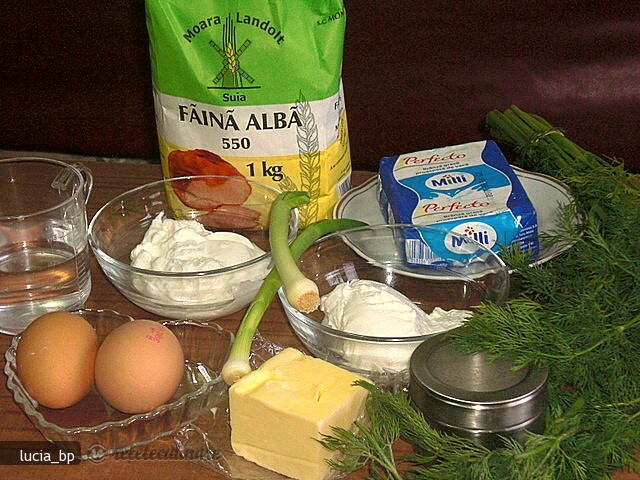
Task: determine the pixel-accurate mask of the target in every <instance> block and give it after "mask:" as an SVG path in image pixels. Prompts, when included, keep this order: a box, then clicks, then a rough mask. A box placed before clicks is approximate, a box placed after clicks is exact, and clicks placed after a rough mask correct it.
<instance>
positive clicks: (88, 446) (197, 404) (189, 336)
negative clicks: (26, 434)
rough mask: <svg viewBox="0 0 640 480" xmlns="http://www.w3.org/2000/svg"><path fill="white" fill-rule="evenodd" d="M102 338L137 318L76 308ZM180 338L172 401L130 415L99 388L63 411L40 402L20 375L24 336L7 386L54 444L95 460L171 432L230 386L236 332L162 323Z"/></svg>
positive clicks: (9, 361)
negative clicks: (227, 367) (227, 374)
mask: <svg viewBox="0 0 640 480" xmlns="http://www.w3.org/2000/svg"><path fill="white" fill-rule="evenodd" d="M74 313H78V314H80V315H82V317H84V318H85V319H86V320H87V321H88V322H89V323H90V324H91V325H93V327H94V328H95V329H96V332H97V334H98V341H99V342H102V341H103V340H104V339H105V337H106V336H107V335H108V334H109V332H111V331H112V330H113V329H115V328H116V327H118V326H119V325H121V324H123V323H125V322H129V321H132V320H133V318H132V317H130V316H128V315H123V314H120V313H117V312H114V311H112V310H90V309H85V310H77V311H75V312H74ZM161 323H163V324H164V325H166V326H167V327H168V328H169V329H170V330H171V331H172V332H173V333H174V334H175V335H176V337H177V338H178V340H179V341H180V344H181V345H182V349H183V351H184V355H185V374H184V378H183V380H182V382H181V383H180V386H179V388H178V391H177V392H176V393H175V395H174V397H173V399H172V400H171V401H170V402H169V403H166V404H164V405H161V406H159V407H158V408H156V409H154V410H152V411H151V412H147V413H144V414H136V415H127V414H124V413H121V412H119V411H117V410H115V409H113V408H112V407H110V406H109V405H108V404H107V403H106V402H105V401H104V400H103V399H102V397H101V396H100V395H99V394H98V393H97V391H96V389H95V386H94V387H93V388H92V389H91V391H90V392H89V393H88V394H87V396H86V397H85V398H84V399H82V400H81V401H80V402H79V403H77V404H75V405H72V406H71V407H67V408H63V409H51V408H47V407H44V406H42V405H39V404H38V402H36V401H35V400H34V399H32V398H31V397H30V396H29V394H28V393H27V392H26V390H25V389H24V387H23V386H22V384H21V383H20V379H19V378H18V376H17V373H16V348H17V346H18V342H19V341H20V335H17V336H15V337H14V338H13V340H12V342H11V346H10V347H9V349H8V350H7V351H6V352H5V362H6V363H5V367H4V372H5V374H6V375H7V387H8V388H9V390H10V391H11V392H12V393H13V398H14V400H15V402H16V403H17V404H18V405H19V406H20V408H21V409H22V410H23V411H24V413H25V414H26V415H27V416H28V417H29V419H30V420H31V422H32V423H33V424H34V425H35V427H36V428H37V429H38V430H39V431H40V432H41V433H42V435H43V436H44V437H45V438H46V439H47V440H49V441H51V442H60V441H68V442H79V444H80V452H81V457H82V458H83V459H91V460H96V459H99V458H102V457H104V456H106V455H110V454H112V453H117V452H124V451H127V450H129V449H131V448H133V447H136V446H140V445H146V444H148V443H151V442H153V441H154V440H156V439H158V438H161V437H164V436H167V435H170V434H172V433H173V432H175V431H176V430H178V429H179V428H180V427H181V426H182V425H185V424H187V423H189V422H192V421H194V420H195V419H197V418H198V417H199V416H200V415H201V414H203V413H204V412H208V411H209V410H211V408H213V407H215V406H216V405H218V403H219V402H221V401H223V400H224V398H225V395H226V391H227V386H226V384H225V382H224V381H223V380H222V377H221V375H220V371H221V370H222V365H223V364H224V362H225V361H226V359H227V356H228V354H229V349H230V348H231V343H232V339H233V334H232V333H231V332H229V331H227V330H224V329H223V328H222V327H220V326H219V325H217V324H208V325H204V324H200V323H192V322H176V321H164V322H161Z"/></svg>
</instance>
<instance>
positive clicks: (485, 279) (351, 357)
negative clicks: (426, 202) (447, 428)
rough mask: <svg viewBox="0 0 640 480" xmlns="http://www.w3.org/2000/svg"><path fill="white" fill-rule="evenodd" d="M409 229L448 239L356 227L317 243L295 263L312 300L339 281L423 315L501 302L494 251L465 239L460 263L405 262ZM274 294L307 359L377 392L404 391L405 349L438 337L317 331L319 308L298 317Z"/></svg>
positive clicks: (502, 268) (505, 286)
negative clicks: (372, 285) (315, 291)
mask: <svg viewBox="0 0 640 480" xmlns="http://www.w3.org/2000/svg"><path fill="white" fill-rule="evenodd" d="M416 229H419V230H420V231H421V232H422V233H423V234H424V235H425V236H426V237H428V236H430V235H433V236H438V235H440V236H441V235H444V234H452V235H455V234H453V233H452V232H448V231H446V230H442V229H438V228H435V227H428V226H418V225H398V224H396V225H374V226H365V227H357V228H353V229H349V230H343V231H340V232H336V233H333V234H330V235H326V236H325V237H322V238H321V239H319V240H318V241H316V242H315V243H314V244H313V245H312V246H311V247H310V248H309V249H307V250H306V251H305V252H304V253H303V254H302V255H301V256H300V258H299V259H298V262H297V264H298V266H299V268H300V270H301V272H302V273H303V274H304V275H305V276H307V277H308V278H310V279H312V280H313V281H315V282H316V284H317V285H318V288H319V293H320V296H322V295H325V294H327V293H329V292H330V291H332V290H333V289H334V287H335V286H336V285H337V284H339V283H343V282H347V281H350V280H355V279H363V280H373V281H377V282H380V283H383V284H386V285H388V286H390V287H392V288H394V289H395V290H397V291H399V292H400V293H402V294H403V295H405V296H406V297H407V298H409V300H411V301H412V302H413V303H414V304H415V305H417V306H418V307H420V308H421V309H422V310H424V311H425V312H426V313H430V312H431V311H432V310H433V309H434V308H435V307H440V308H442V309H444V310H450V309H459V310H470V311H472V310H473V308H474V307H475V306H477V305H478V304H479V303H481V302H482V301H485V300H492V301H497V302H500V301H502V300H503V299H504V298H506V296H507V294H508V292H509V271H508V268H507V266H506V265H505V263H504V262H503V261H502V260H501V259H500V257H498V256H497V255H496V254H495V253H494V252H492V251H491V250H489V249H488V248H486V247H484V246H482V245H480V244H477V243H475V242H473V241H469V242H470V243H469V244H468V248H467V250H468V254H467V256H466V258H465V259H464V260H456V261H450V262H449V261H446V260H445V261H440V262H439V263H437V264H434V265H415V264H408V263H407V261H406V254H405V250H404V245H403V243H402V241H403V240H402V239H405V238H408V234H409V233H411V232H414V231H415V230H416ZM278 296H279V298H280V301H281V303H282V305H283V307H284V311H285V313H286V316H287V318H288V320H289V323H290V325H291V327H292V328H293V331H294V332H295V333H296V335H297V336H298V338H299V339H300V341H301V342H302V343H303V345H304V346H305V347H306V348H307V349H308V350H309V351H310V352H311V353H312V354H313V355H314V356H316V357H319V358H322V359H324V360H327V361H329V362H331V363H334V364H336V365H338V366H341V367H343V368H346V369H348V370H351V371H354V372H356V373H359V374H361V375H363V376H365V377H368V378H369V379H371V380H372V381H373V382H374V383H376V384H377V385H378V386H380V387H384V388H391V389H397V388H400V389H402V388H405V387H406V386H407V385H408V382H409V360H410V358H411V354H412V353H413V351H414V350H415V349H416V348H417V347H418V346H419V345H420V344H421V343H422V342H424V341H425V340H426V339H427V338H429V337H431V336H433V335H435V334H437V333H441V332H442V331H446V330H439V331H434V332H433V333H431V334H428V335H420V336H411V337H402V336H399V337H395V338H390V337H378V336H375V334H374V333H372V334H371V335H360V334H355V333H349V332H345V331H341V330H337V329H334V328H331V327H329V326H326V325H323V324H322V320H323V318H324V313H323V312H322V311H320V310H317V311H315V312H313V313H311V314H305V313H303V312H300V311H299V310H297V309H295V308H293V307H292V306H291V304H290V303H289V302H288V301H287V298H286V295H285V293H284V291H283V289H282V288H280V290H279V291H278ZM376 320H379V319H373V318H372V319H371V321H372V322H373V321H376Z"/></svg>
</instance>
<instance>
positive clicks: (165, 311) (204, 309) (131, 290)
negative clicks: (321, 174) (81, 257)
mask: <svg viewBox="0 0 640 480" xmlns="http://www.w3.org/2000/svg"><path fill="white" fill-rule="evenodd" d="M207 181H210V182H221V181H224V182H225V183H224V184H225V188H226V189H228V190H234V189H235V188H238V189H241V188H242V189H245V191H246V189H247V186H248V187H249V188H250V194H249V196H248V198H246V200H245V201H244V202H243V203H242V204H241V205H226V206H224V209H223V210H220V209H218V210H215V209H214V210H211V209H210V210H199V209H195V208H191V207H186V206H185V205H184V204H183V203H182V202H181V201H180V199H179V198H178V197H177V196H176V195H175V193H174V192H175V191H180V189H183V190H184V185H185V182H187V183H186V184H188V182H192V184H195V185H202V182H207ZM198 182H200V183H198ZM279 193H280V192H279V191H278V190H277V189H275V188H273V187H271V186H268V185H266V184H263V183H260V182H255V181H251V180H248V179H245V178H242V177H225V176H215V175H208V176H190V177H177V178H172V179H167V180H160V181H156V182H152V183H149V184H146V185H142V186H140V187H137V188H135V189H132V190H130V191H128V192H125V193H123V194H121V195H119V196H117V197H116V198H114V199H113V200H111V201H110V202H108V203H107V204H106V205H104V206H103V207H102V208H101V209H100V210H99V211H98V212H97V213H96V214H95V215H94V216H93V218H92V220H91V222H90V224H89V245H90V246H91V249H92V250H93V252H94V254H95V256H96V258H97V260H98V263H99V264H100V267H101V268H102V270H103V271H104V273H105V274H106V276H107V277H108V279H109V280H110V281H111V283H113V285H114V286H115V287H116V288H117V289H118V290H119V291H120V292H121V293H122V294H123V295H124V296H125V297H127V298H128V299H129V300H130V301H131V302H133V303H135V304H136V305H138V306H139V307H141V308H143V309H145V310H147V311H149V312H152V313H155V314H157V315H160V316H162V317H164V318H172V319H178V320H194V321H208V320H212V319H215V318H219V317H223V316H226V315H230V314H232V313H234V312H237V311H239V310H241V309H243V308H245V307H246V306H247V305H249V303H251V301H252V300H253V298H254V297H255V294H256V292H257V291H258V289H259V288H260V285H261V284H262V280H263V278H264V276H266V274H267V273H268V271H269V269H270V268H271V254H270V253H269V230H268V226H269V213H270V211H271V204H272V203H273V201H274V200H275V199H276V197H277V196H278V194H279ZM196 203H197V204H199V203H198V202H196ZM200 203H202V202H200ZM205 206H206V205H203V206H202V208H205ZM208 208H209V207H208ZM210 208H213V207H210ZM159 213H163V214H164V215H165V217H167V218H180V219H194V220H198V221H199V222H201V223H203V224H204V225H205V226H206V228H207V229H209V230H212V231H216V230H224V231H232V232H235V233H238V234H241V235H243V236H245V237H247V238H248V239H249V240H251V241H252V242H253V243H254V244H255V245H257V246H258V247H260V248H261V249H262V250H264V251H265V252H266V253H265V254H263V255H261V256H259V257H257V258H255V259H253V260H250V261H248V262H244V263H240V264H237V265H233V266H230V267H225V268H220V269H216V270H207V271H199V272H179V273H171V272H159V271H154V270H147V269H144V268H137V267H134V266H132V265H131V261H130V253H131V250H133V248H134V247H135V246H136V245H137V244H138V243H140V241H142V238H143V236H144V234H145V233H146V231H147V229H148V228H149V226H150V224H151V222H152V220H153V219H154V218H155V217H156V216H157V215H158V214H159ZM290 227H291V229H290V231H291V238H290V239H291V240H292V239H293V238H294V237H295V234H296V231H297V229H298V214H297V210H295V211H294V212H293V213H292V216H291V225H290Z"/></svg>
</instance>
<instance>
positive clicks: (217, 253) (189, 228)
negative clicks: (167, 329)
mask: <svg viewBox="0 0 640 480" xmlns="http://www.w3.org/2000/svg"><path fill="white" fill-rule="evenodd" d="M264 254H265V252H264V250H262V249H261V248H259V247H258V246H256V245H254V244H253V243H252V242H251V241H250V240H249V239H247V238H246V237H244V236H243V235H240V234H237V233H233V232H225V231H218V232H211V231H209V230H207V229H206V228H205V227H204V226H203V225H202V224H201V223H199V222H197V221H196V220H174V219H170V218H166V217H164V215H163V214H162V213H160V214H158V215H157V216H156V217H155V218H154V219H153V221H152V223H151V225H150V226H149V229H148V230H147V232H146V233H145V235H144V238H143V239H142V241H141V242H140V243H139V244H138V245H136V247H135V248H134V249H133V250H132V251H131V265H132V266H133V267H137V268H143V269H145V270H152V271H155V272H159V273H160V274H159V275H156V276H148V275H147V276H145V277H139V278H135V279H134V283H135V286H136V288H138V290H139V291H140V292H141V293H143V294H144V295H146V296H148V297H151V298H161V299H163V300H164V301H165V302H166V303H168V304H170V305H173V306H175V307H178V308H179V307H180V305H185V304H188V305H191V306H192V305H198V304H202V305H207V306H208V307H207V310H205V311H203V312H202V318H209V317H210V316H211V313H212V312H211V311H210V308H211V307H210V306H211V304H214V305H216V306H215V307H214V308H216V309H218V310H220V311H217V312H215V313H216V314H217V315H216V316H221V315H223V314H225V311H229V312H231V311H235V310H237V308H236V307H235V305H236V303H244V304H246V303H248V302H250V301H251V299H252V298H253V296H254V295H255V293H256V292H257V290H258V288H259V287H260V284H261V283H262V280H263V279H264V277H265V276H266V275H267V273H268V272H269V265H270V261H269V259H268V258H265V259H264V260H263V261H260V262H257V263H255V264H254V265H250V266H248V267H247V268H243V269H240V270H237V271H228V272H225V271H222V273H220V274H219V275H202V276H198V275H197V274H196V275H187V276H184V277H181V276H180V275H179V274H180V273H191V274H194V273H197V272H207V271H211V270H219V269H224V268H225V267H233V266H235V265H239V264H242V263H245V262H249V261H251V260H253V259H256V258H258V257H261V256H263V255H264ZM161 272H165V273H166V272H171V273H176V274H178V275H172V276H166V275H162V274H161ZM248 297H250V298H248ZM247 298H248V300H247ZM157 313H159V314H163V312H157ZM198 317H199V315H197V314H195V315H192V316H191V318H196V319H197V318H198Z"/></svg>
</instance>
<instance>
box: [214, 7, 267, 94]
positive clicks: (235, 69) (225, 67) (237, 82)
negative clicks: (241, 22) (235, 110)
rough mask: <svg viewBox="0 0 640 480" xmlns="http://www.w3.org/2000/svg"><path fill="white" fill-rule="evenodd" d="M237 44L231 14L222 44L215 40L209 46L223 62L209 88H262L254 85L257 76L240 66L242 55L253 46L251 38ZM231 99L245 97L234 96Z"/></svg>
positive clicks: (223, 34) (227, 19)
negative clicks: (254, 76)
mask: <svg viewBox="0 0 640 480" xmlns="http://www.w3.org/2000/svg"><path fill="white" fill-rule="evenodd" d="M237 45H238V44H237V40H236V25H235V22H234V21H233V18H232V16H231V14H229V16H228V17H227V18H226V20H225V23H224V26H223V28H222V39H221V45H218V44H217V43H216V42H215V41H213V40H210V41H209V46H211V48H213V49H214V50H215V51H216V52H217V54H218V56H219V61H220V62H221V63H222V69H221V70H220V71H218V73H217V75H216V76H215V77H214V78H213V80H212V82H213V86H209V87H208V88H220V89H243V88H260V86H259V85H254V83H255V78H253V77H252V76H251V75H249V73H247V71H246V70H245V69H244V68H242V67H241V66H240V57H242V55H243V54H244V53H245V52H246V51H247V49H248V48H249V47H250V46H251V40H249V39H248V38H247V39H245V40H244V41H243V42H242V44H241V45H240V46H239V47H238V46H237ZM241 95H242V94H236V96H241ZM230 100H243V99H242V98H232V99H230Z"/></svg>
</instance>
